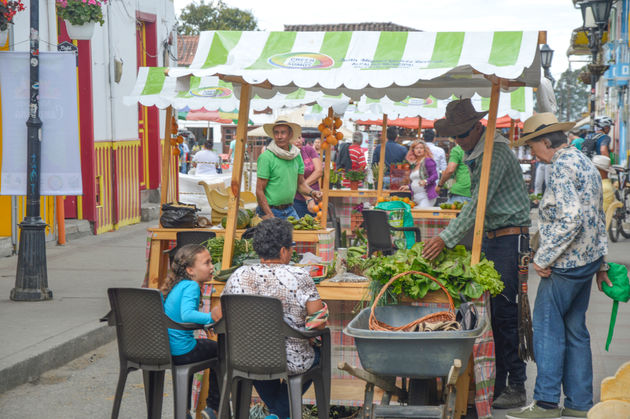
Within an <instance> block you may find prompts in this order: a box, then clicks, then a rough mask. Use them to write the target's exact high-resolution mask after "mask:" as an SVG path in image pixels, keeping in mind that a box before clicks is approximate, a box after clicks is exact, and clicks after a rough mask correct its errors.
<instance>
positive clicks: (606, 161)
mask: <svg viewBox="0 0 630 419" xmlns="http://www.w3.org/2000/svg"><path fill="white" fill-rule="evenodd" d="M593 164H594V165H595V167H597V168H598V169H600V170H603V171H605V172H608V173H614V170H613V169H612V168H611V167H610V157H606V156H600V155H597V156H593Z"/></svg>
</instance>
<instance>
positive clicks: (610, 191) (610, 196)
mask: <svg viewBox="0 0 630 419" xmlns="http://www.w3.org/2000/svg"><path fill="white" fill-rule="evenodd" d="M593 164H594V165H595V167H596V168H597V171H598V172H599V175H600V176H601V178H602V194H603V197H604V204H603V208H604V213H606V210H607V209H608V207H609V206H610V204H612V203H613V202H614V201H615V189H614V187H613V184H612V182H611V180H610V179H609V178H608V174H609V173H612V169H611V166H610V157H606V156H593ZM607 224H608V223H607Z"/></svg>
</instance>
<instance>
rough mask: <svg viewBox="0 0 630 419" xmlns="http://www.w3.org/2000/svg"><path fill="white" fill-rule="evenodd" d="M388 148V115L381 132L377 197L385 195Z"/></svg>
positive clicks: (384, 117) (384, 119) (385, 117)
mask: <svg viewBox="0 0 630 419" xmlns="http://www.w3.org/2000/svg"><path fill="white" fill-rule="evenodd" d="M386 146H387V114H385V113H384V114H383V128H382V130H381V154H380V156H379V161H378V184H377V187H376V190H377V192H378V193H377V195H378V196H381V195H382V193H383V177H384V176H385V147H386Z"/></svg>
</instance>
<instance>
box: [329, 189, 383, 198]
mask: <svg viewBox="0 0 630 419" xmlns="http://www.w3.org/2000/svg"><path fill="white" fill-rule="evenodd" d="M391 192H392V191H390V190H387V189H384V190H382V191H381V193H380V194H379V193H378V191H377V190H376V189H357V190H352V189H330V190H329V191H328V196H329V197H353V198H377V197H379V196H389V194H390V193H391Z"/></svg>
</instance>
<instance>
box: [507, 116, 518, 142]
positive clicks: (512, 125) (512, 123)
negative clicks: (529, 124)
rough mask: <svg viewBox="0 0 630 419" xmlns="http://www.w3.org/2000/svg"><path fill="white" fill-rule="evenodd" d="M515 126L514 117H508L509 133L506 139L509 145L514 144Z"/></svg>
mask: <svg viewBox="0 0 630 419" xmlns="http://www.w3.org/2000/svg"><path fill="white" fill-rule="evenodd" d="M515 128H516V123H515V121H514V119H512V118H510V134H509V135H508V139H509V140H510V147H513V146H514V140H515V139H514V131H515Z"/></svg>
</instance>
